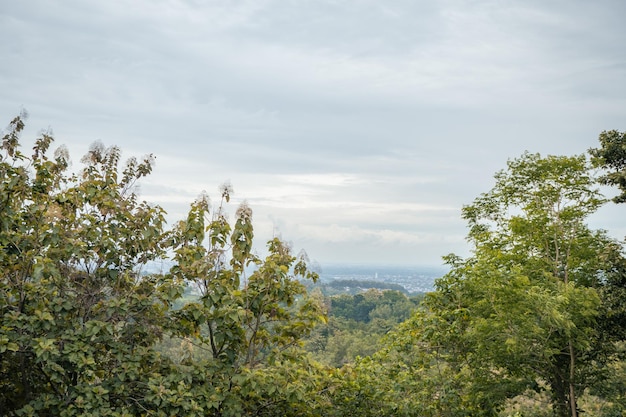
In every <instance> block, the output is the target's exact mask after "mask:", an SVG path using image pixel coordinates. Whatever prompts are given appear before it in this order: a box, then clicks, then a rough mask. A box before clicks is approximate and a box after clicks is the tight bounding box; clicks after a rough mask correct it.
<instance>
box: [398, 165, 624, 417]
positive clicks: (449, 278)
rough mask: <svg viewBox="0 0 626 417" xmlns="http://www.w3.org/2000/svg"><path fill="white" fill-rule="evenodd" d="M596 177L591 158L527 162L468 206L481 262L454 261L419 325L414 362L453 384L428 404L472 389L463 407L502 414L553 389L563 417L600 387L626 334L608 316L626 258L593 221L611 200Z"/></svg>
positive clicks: (453, 258)
mask: <svg viewBox="0 0 626 417" xmlns="http://www.w3.org/2000/svg"><path fill="white" fill-rule="evenodd" d="M589 168H590V167H589V164H588V162H587V161H586V159H585V157H584V156H573V157H561V156H548V157H545V158H542V157H541V156H540V155H538V154H529V153H526V154H524V155H522V157H520V158H518V159H515V160H512V161H509V163H508V169H507V170H505V171H501V172H499V173H498V174H496V183H495V186H494V187H493V189H492V190H491V191H490V192H488V193H485V194H482V195H481V196H480V197H478V198H477V199H476V200H475V201H474V203H473V204H471V205H469V206H467V207H465V208H464V210H463V217H464V218H465V219H466V220H468V223H469V235H468V240H469V241H470V242H471V243H472V244H473V247H474V249H473V255H472V256H471V257H469V258H468V259H461V258H459V257H457V256H454V255H450V256H448V257H446V260H447V262H448V263H449V265H450V267H451V271H450V273H448V274H447V275H446V276H445V277H443V278H442V279H440V280H439V281H437V284H436V291H435V292H433V293H431V294H429V295H428V296H427V297H426V299H425V301H424V303H423V305H424V306H425V309H424V310H423V311H420V312H419V313H418V314H417V315H416V316H415V317H414V318H413V319H412V322H413V323H415V325H414V327H413V329H414V330H413V334H414V335H415V337H416V338H415V342H414V344H413V345H410V346H415V347H414V348H411V349H412V352H413V354H414V355H415V353H416V352H415V349H418V352H419V355H415V356H413V358H412V359H411V360H410V361H409V363H415V361H416V359H415V358H416V357H417V358H422V359H419V363H418V366H414V368H416V369H418V370H419V372H420V373H422V374H423V373H424V372H426V373H427V374H429V375H431V376H432V375H436V374H437V373H436V372H435V370H437V369H444V370H445V372H446V374H447V375H448V376H447V377H446V378H444V379H441V378H440V379H439V380H440V381H441V382H442V384H441V385H439V386H437V387H435V388H434V391H433V390H432V389H431V390H430V391H429V390H427V391H426V392H430V393H431V394H429V395H430V396H431V397H433V398H439V397H440V396H441V395H443V393H450V392H451V391H450V390H448V389H446V384H445V381H449V382H448V383H451V382H452V381H458V380H464V381H471V384H464V385H462V386H457V387H456V389H455V390H453V391H452V392H456V394H454V395H460V396H461V397H459V400H458V401H457V404H464V405H463V407H465V408H467V407H475V408H476V409H481V410H482V411H481V414H482V415H495V413H496V412H497V410H498V409H500V408H501V407H502V406H503V404H504V402H505V400H506V399H507V398H511V397H513V396H515V395H518V394H521V393H522V392H524V390H527V389H539V388H540V385H539V384H540V383H541V382H542V381H545V383H547V385H548V387H549V389H550V394H551V396H552V407H553V410H554V413H555V415H557V416H576V415H578V404H577V399H578V397H579V396H580V395H581V393H582V392H583V391H584V390H585V389H586V388H589V387H594V386H596V385H597V384H598V383H599V382H600V381H601V380H602V379H603V375H605V374H604V373H605V372H606V369H607V366H606V364H607V363H611V362H612V361H614V360H615V356H614V355H613V354H614V352H615V346H616V345H615V342H616V341H618V340H620V339H621V338H622V336H623V335H622V334H621V333H623V331H620V327H621V326H620V325H617V324H616V323H615V322H614V321H611V320H609V318H610V317H609V316H610V315H611V314H612V312H611V311H610V309H609V308H607V307H608V306H609V303H608V301H609V300H608V297H607V295H608V294H610V293H612V291H611V290H610V287H614V284H615V283H616V282H617V279H616V280H615V281H612V280H611V279H608V277H612V276H615V273H614V270H615V268H616V266H617V265H621V263H623V256H622V253H621V246H620V245H619V244H617V243H616V242H615V241H613V240H612V239H610V238H609V237H608V236H607V235H606V234H605V232H603V231H593V230H590V229H589V228H588V227H587V226H586V224H585V220H586V218H587V217H588V216H589V215H590V214H591V213H593V212H594V211H595V210H596V209H597V208H598V207H599V206H600V205H601V204H603V201H604V200H603V199H602V197H601V195H600V194H599V191H598V190H596V189H595V187H594V178H593V177H592V176H591V175H590V169H589ZM622 301H623V300H622ZM613 304H614V303H613ZM601 323H604V324H603V325H600V324H601ZM396 338H397V339H399V340H400V339H401V338H399V337H396ZM407 360H408V359H407ZM412 366H413V365H412ZM415 372H416V373H417V372H418V371H415ZM450 378H452V381H450ZM418 385H419V384H418ZM421 386H422V387H423V385H421ZM421 392H424V391H423V390H422V391H421ZM449 411H450V412H452V410H449Z"/></svg>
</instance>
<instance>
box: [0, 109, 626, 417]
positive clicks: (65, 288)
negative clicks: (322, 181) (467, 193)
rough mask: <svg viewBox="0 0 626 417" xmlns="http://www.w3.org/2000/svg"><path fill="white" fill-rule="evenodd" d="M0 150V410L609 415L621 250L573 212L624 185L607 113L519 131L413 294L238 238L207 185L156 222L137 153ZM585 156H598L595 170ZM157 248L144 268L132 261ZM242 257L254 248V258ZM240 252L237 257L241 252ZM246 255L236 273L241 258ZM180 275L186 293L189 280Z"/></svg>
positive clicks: (616, 372) (223, 199)
mask: <svg viewBox="0 0 626 417" xmlns="http://www.w3.org/2000/svg"><path fill="white" fill-rule="evenodd" d="M23 129H24V117H23V116H22V115H21V116H18V117H16V118H14V119H13V120H12V121H11V123H10V125H9V127H8V128H7V129H6V133H5V134H4V135H3V137H2V147H1V151H0V180H1V184H0V210H1V217H0V317H2V322H1V324H0V410H2V413H3V415H8V416H30V415H39V416H79V415H81V416H82V415H91V416H148V415H149V416H172V415H184V416H224V417H225V416H277V415H282V416H331V417H332V416H353V415H359V416H377V417H379V416H432V417H435V416H468V415H471V416H503V417H504V416H519V415H524V416H544V415H555V416H559V417H560V416H578V415H580V414H582V413H583V412H584V413H585V415H587V416H602V417H608V416H611V417H612V416H620V415H622V411H623V410H624V409H626V395H625V393H626V382H625V381H626V363H625V362H624V359H625V355H626V326H624V323H626V302H625V301H626V258H625V256H624V246H623V244H622V242H620V241H617V240H615V239H612V238H610V237H609V236H608V235H607V233H606V232H605V231H603V230H593V229H590V228H589V227H588V225H587V222H586V221H587V219H588V218H589V216H590V215H592V214H593V213H594V212H596V211H597V209H598V208H600V207H601V206H602V205H603V204H606V203H607V199H606V198H605V197H604V196H603V195H602V194H601V193H600V191H599V189H598V186H597V185H598V184H599V183H601V184H607V185H611V186H616V187H617V188H618V190H619V191H620V193H621V194H619V195H618V196H617V197H615V199H614V201H615V202H616V203H622V202H624V201H626V169H625V167H626V135H625V134H624V133H620V132H617V131H609V132H603V133H602V134H601V135H600V138H599V139H600V146H599V148H597V149H592V150H590V152H589V154H590V157H588V156H586V155H574V156H547V157H542V156H540V155H538V154H530V153H525V154H523V155H522V156H521V157H519V158H517V159H513V160H511V161H509V162H508V164H507V168H506V169H505V170H503V171H501V172H499V173H497V174H496V176H495V184H494V186H493V188H492V189H491V190H490V191H488V192H486V193H484V194H481V195H480V196H479V197H478V198H477V199H476V200H475V201H474V202H473V203H472V204H470V205H468V206H466V207H465V208H464V209H463V217H464V219H465V220H466V221H467V222H468V241H469V242H470V243H471V244H472V246H473V248H472V249H473V250H472V252H471V253H472V255H471V256H469V257H468V258H461V257H458V256H455V255H448V256H446V257H445V260H446V262H447V264H448V266H449V270H450V272H448V273H447V274H446V275H445V276H443V277H442V278H441V279H439V280H438V281H437V282H436V288H435V291H433V292H432V293H429V294H427V295H426V296H425V297H423V299H419V298H416V297H407V296H406V295H405V294H402V293H401V292H398V291H378V290H370V291H367V292H365V293H360V294H357V295H338V296H333V297H330V298H329V297H328V296H325V295H324V294H323V293H322V292H321V291H317V290H313V291H310V292H309V291H307V287H306V285H305V283H306V282H308V281H312V282H315V281H316V280H317V276H316V274H315V273H313V272H311V271H310V270H309V269H308V266H307V259H306V256H305V255H304V254H301V255H294V254H292V252H291V249H290V248H289V247H288V245H285V244H284V243H283V242H281V241H280V240H278V239H273V240H271V241H270V242H268V243H267V253H268V255H267V256H266V257H264V258H259V257H258V256H256V255H255V251H253V250H252V248H253V237H254V231H253V225H252V211H251V209H250V208H249V207H248V206H247V205H246V204H243V205H241V206H240V207H239V208H238V209H237V211H236V215H235V219H234V221H233V222H229V221H227V219H226V217H225V215H224V207H225V206H226V205H227V204H228V202H229V200H230V195H231V193H232V190H231V189H230V187H229V186H224V187H222V188H221V189H220V199H218V201H219V202H218V204H217V206H216V207H211V206H210V205H209V202H208V197H207V196H200V197H199V198H198V199H197V200H196V201H194V202H193V203H191V205H190V209H189V213H188V215H187V216H186V217H184V218H183V219H181V220H180V221H179V222H177V223H176V224H174V225H173V226H172V227H171V228H169V227H167V225H166V223H165V219H164V211H163V209H162V208H161V207H158V206H154V205H151V204H148V203H146V202H143V201H140V200H139V199H138V198H137V196H136V194H135V193H134V192H133V190H134V187H135V184H136V183H137V181H138V180H140V179H141V178H143V177H144V176H146V175H149V174H150V172H151V170H152V158H151V156H147V157H145V158H142V159H139V160H137V159H135V158H131V159H129V160H128V161H127V162H126V163H125V164H121V162H120V160H121V152H120V150H119V148H117V147H110V148H105V147H104V146H103V145H101V144H95V145H94V146H92V147H91V149H90V150H89V152H88V153H87V155H86V156H85V157H84V158H83V160H82V162H83V164H84V168H83V169H82V170H80V171H79V172H70V171H69V166H70V164H69V159H68V152H67V150H65V149H63V148H62V147H61V148H58V149H57V150H56V151H51V150H50V148H51V146H52V143H53V138H52V136H51V135H50V134H49V133H47V132H44V133H42V134H41V135H40V136H39V137H38V138H37V139H36V140H35V144H34V147H33V149H32V152H28V153H25V152H23V151H22V147H21V132H22V131H23ZM598 175H599V176H598ZM164 259H168V262H169V264H171V265H172V267H171V268H170V269H169V270H168V271H164V272H163V273H159V274H145V273H144V271H145V269H146V266H147V265H149V264H150V263H151V262H154V261H159V260H164ZM253 266H254V267H253ZM252 267H253V268H252ZM250 270H253V272H251V273H247V272H246V271H250ZM188 288H194V289H197V291H198V292H199V294H198V295H197V296H195V295H194V296H193V297H188V296H186V295H185V291H186V289H188Z"/></svg>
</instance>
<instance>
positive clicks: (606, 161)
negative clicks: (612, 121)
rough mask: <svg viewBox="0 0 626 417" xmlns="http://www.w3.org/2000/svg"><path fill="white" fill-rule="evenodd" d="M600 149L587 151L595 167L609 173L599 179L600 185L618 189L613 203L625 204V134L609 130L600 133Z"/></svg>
mask: <svg viewBox="0 0 626 417" xmlns="http://www.w3.org/2000/svg"><path fill="white" fill-rule="evenodd" d="M598 140H599V141H600V148H595V149H594V148H592V149H589V153H590V154H591V156H592V157H593V160H594V163H595V165H596V166H599V167H601V168H605V169H607V170H608V171H609V172H608V173H607V174H605V175H604V176H602V177H600V182H601V183H602V184H607V185H613V186H616V187H618V188H619V190H620V191H621V194H620V195H618V196H616V197H614V198H613V201H614V202H615V203H625V202H626V132H618V131H617V130H609V131H604V132H602V133H600V137H599V138H598Z"/></svg>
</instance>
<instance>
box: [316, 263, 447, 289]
mask: <svg viewBox="0 0 626 417" xmlns="http://www.w3.org/2000/svg"><path fill="white" fill-rule="evenodd" d="M446 272H447V268H446V267H445V266H439V267H429V266H413V267H408V266H380V265H340V264H334V265H323V266H321V267H320V268H319V270H318V271H317V273H318V274H319V276H320V281H321V282H322V283H328V282H331V281H333V280H354V281H377V282H384V283H390V284H397V285H400V286H402V287H403V288H404V289H405V290H406V291H407V292H409V293H420V292H430V291H433V290H434V285H435V280H436V279H437V278H440V277H442V276H443V275H444V274H445V273H446Z"/></svg>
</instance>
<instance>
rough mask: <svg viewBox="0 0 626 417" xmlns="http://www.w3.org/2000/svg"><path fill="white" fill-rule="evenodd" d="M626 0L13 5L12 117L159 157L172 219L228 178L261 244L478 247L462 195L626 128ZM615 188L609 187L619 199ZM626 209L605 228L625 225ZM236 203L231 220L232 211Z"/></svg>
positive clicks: (405, 249)
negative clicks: (511, 165)
mask: <svg viewBox="0 0 626 417" xmlns="http://www.w3.org/2000/svg"><path fill="white" fill-rule="evenodd" d="M624 16H626V2H624V1H623V0H614V1H609V0H597V1H587V0H550V1H545V0H524V1H522V0H509V1H507V0H437V1H435V0H433V1H426V0H424V1H409V0H389V1H379V0H343V1H340V0H316V1H310V0H252V1H246V0H241V1H237V0H230V1H226V0H223V1H220V0H209V1H202V0H109V1H89V0H63V1H60V0H45V1H44V0H22V1H19V2H18V1H9V0H0V119H3V120H4V121H2V120H0V126H2V127H4V126H7V125H8V123H9V121H10V120H11V119H12V118H13V117H14V116H16V115H17V114H19V113H20V111H21V110H22V109H26V111H27V112H28V114H29V118H28V120H27V129H26V132H25V133H24V135H23V137H24V142H25V143H28V141H31V143H32V141H34V139H35V137H36V136H37V134H38V133H39V132H40V131H41V130H43V129H48V128H50V129H51V130H52V131H53V132H54V137H55V139H56V141H55V143H56V144H58V145H61V144H64V145H66V146H67V147H68V148H69V150H70V153H71V155H72V160H73V168H74V169H76V170H78V169H80V166H81V165H80V157H81V155H82V154H84V153H85V152H86V151H87V150H88V149H89V146H90V145H91V144H92V143H93V142H95V141H101V142H102V143H104V144H105V145H106V146H111V145H118V146H119V147H120V148H121V149H122V152H123V157H131V156H137V157H141V156H142V155H144V154H148V153H153V154H154V155H155V156H156V165H155V168H154V171H153V174H152V175H151V176H150V177H148V178H147V179H145V180H143V181H142V183H141V186H140V189H139V191H138V192H139V195H140V197H141V198H142V199H145V200H147V201H150V202H152V203H154V204H159V205H161V206H162V207H163V208H164V209H165V210H166V211H167V212H168V220H169V222H170V223H174V222H175V221H177V220H180V219H182V218H183V217H184V216H185V214H186V211H187V209H188V207H189V204H190V203H191V202H192V201H194V199H195V198H196V197H197V196H198V195H199V194H201V193H202V192H203V191H206V192H207V193H208V194H209V196H210V197H211V198H212V201H213V205H214V206H216V205H217V204H218V203H219V191H218V188H219V186H220V185H221V184H223V183H224V182H230V183H231V184H232V187H233V189H234V192H235V193H234V195H233V198H232V200H231V204H230V206H229V207H230V208H229V210H230V212H231V213H234V211H235V209H236V207H237V205H238V204H240V203H241V202H242V201H244V200H245V201H247V203H248V204H249V205H250V207H251V208H252V210H253V212H254V224H255V235H256V236H255V239H256V245H257V251H258V252H259V253H262V252H263V246H264V245H263V243H264V242H265V241H267V240H269V239H270V238H271V237H273V236H278V237H281V238H282V239H284V240H286V241H288V242H291V244H292V246H293V248H294V251H295V252H297V251H299V250H300V249H304V250H306V252H307V253H308V256H309V257H310V258H311V259H312V260H314V261H316V262H318V263H319V264H320V265H322V266H323V265H325V264H335V263H343V264H380V265H441V263H442V260H441V257H442V256H443V255H446V254H449V253H456V254H459V255H461V256H466V255H467V254H469V253H470V252H469V246H468V243H467V241H466V240H465V237H466V235H467V227H466V223H465V221H464V220H463V219H462V218H461V208H462V207H463V206H464V205H467V204H471V203H472V201H473V200H474V198H476V197H477V196H478V195H480V193H483V192H487V191H489V190H490V189H491V187H492V186H493V175H494V174H495V173H496V172H497V171H499V170H501V169H503V168H505V166H506V162H507V160H508V159H511V158H516V157H518V156H520V155H521V154H522V153H523V152H524V151H529V152H539V153H541V154H542V155H548V154H556V155H574V154H580V153H584V152H585V151H586V150H587V149H589V148H590V147H596V146H598V140H597V138H598V135H599V133H600V132H601V131H603V130H609V129H617V130H621V131H623V130H626V117H625V116H626V49H625V48H626V47H625V46H624V45H625V41H626V26H625V25H624V24H623V18H624ZM611 191H612V190H608V194H607V195H611ZM624 210H625V208H624V207H623V206H615V205H607V206H606V207H604V208H603V209H602V210H601V211H600V212H598V213H597V214H596V215H595V216H594V217H593V218H592V219H590V223H591V225H592V227H596V228H603V229H607V230H608V232H609V233H610V234H611V235H612V236H615V237H616V238H623V237H624V236H626V215H624V213H625V212H624ZM232 217H234V215H232V214H231V219H232Z"/></svg>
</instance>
